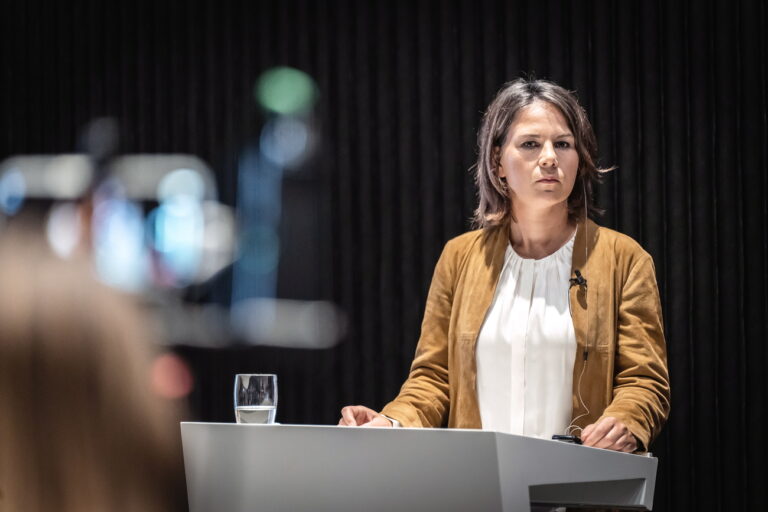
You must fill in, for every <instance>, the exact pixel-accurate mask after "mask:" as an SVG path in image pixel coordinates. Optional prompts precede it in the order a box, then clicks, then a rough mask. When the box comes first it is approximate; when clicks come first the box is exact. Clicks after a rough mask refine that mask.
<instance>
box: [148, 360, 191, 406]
mask: <svg viewBox="0 0 768 512" xmlns="http://www.w3.org/2000/svg"><path fill="white" fill-rule="evenodd" d="M150 382H151V385H152V390H153V391H154V392H155V393H156V394H157V395H159V396H161V397H163V398H169V399H172V400H173V399H178V398H184V397H185V396H187V395H188V394H189V393H191V392H192V388H193V387H194V379H193V377H192V371H191V370H190V369H189V366H188V365H187V363H186V362H185V361H184V360H183V359H182V358H181V357H179V356H177V355H176V354H170V353H168V354H162V355H160V356H158V357H157V358H156V359H155V361H154V362H153V363H152V368H151V370H150Z"/></svg>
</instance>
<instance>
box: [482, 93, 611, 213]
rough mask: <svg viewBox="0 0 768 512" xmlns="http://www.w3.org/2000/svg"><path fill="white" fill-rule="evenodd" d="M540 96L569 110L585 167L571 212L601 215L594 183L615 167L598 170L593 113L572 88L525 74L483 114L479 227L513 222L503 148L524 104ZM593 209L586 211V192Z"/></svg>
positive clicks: (570, 199) (580, 171) (581, 167)
mask: <svg viewBox="0 0 768 512" xmlns="http://www.w3.org/2000/svg"><path fill="white" fill-rule="evenodd" d="M534 101H545V102H547V103H549V104H551V105H553V106H554V107H556V108H557V109H558V110H559V111H560V113H562V114H563V117H565V119H566V121H567V122H568V126H569V128H570V129H571V132H572V133H573V136H574V139H575V141H576V151H578V154H579V168H578V172H577V175H576V182H575V183H574V186H573V190H572V191H571V194H570V195H569V196H568V216H569V218H570V219H572V220H576V221H578V220H581V219H583V218H584V215H586V214H593V215H594V214H600V213H602V210H600V209H599V208H597V207H596V206H595V204H594V187H595V185H597V184H598V183H599V182H600V178H601V173H603V172H605V171H607V170H610V169H598V168H597V166H596V161H597V141H596V140H595V133H594V131H593V130H592V125H591V124H590V123H589V119H587V114H586V112H585V111H584V109H583V108H582V107H581V105H579V102H578V101H577V99H576V97H575V96H574V95H573V93H571V92H570V91H568V90H566V89H564V88H562V87H560V86H559V85H557V84H554V83H552V82H548V81H546V80H529V79H523V78H519V79H517V80H514V81H512V82H507V83H506V84H504V86H503V87H502V88H501V89H500V90H499V92H498V93H497V94H496V97H495V98H494V99H493V101H492V102H491V104H490V105H489V106H488V110H487V111H486V112H485V115H484V116H483V121H482V124H481V125H480V131H479V132H478V135H477V145H478V155H477V163H476V164H475V183H476V184H477V188H478V196H479V204H478V207H477V210H475V216H474V224H475V225H476V226H477V227H487V226H495V225H498V224H503V223H505V222H507V221H508V220H509V219H510V217H511V215H512V210H511V204H510V200H509V197H508V196H507V193H506V191H505V190H504V187H503V186H502V183H501V180H500V179H499V176H498V175H497V173H496V168H497V167H498V161H497V157H496V154H497V153H498V148H501V147H503V146H504V143H505V140H506V138H507V132H508V131H509V127H510V125H511V124H512V122H513V120H514V118H515V115H516V114H517V113H518V112H519V111H520V109H522V108H524V107H526V106H528V105H530V104H531V103H533V102H534ZM585 193H586V195H587V197H586V203H587V208H588V210H589V211H588V212H585V211H584V203H585V201H584V194H585Z"/></svg>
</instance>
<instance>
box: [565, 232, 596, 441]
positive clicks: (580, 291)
mask: <svg viewBox="0 0 768 512" xmlns="http://www.w3.org/2000/svg"><path fill="white" fill-rule="evenodd" d="M597 233H598V226H597V224H595V223H594V222H592V221H591V220H587V221H586V222H580V223H579V226H578V228H577V231H576V240H574V243H573V256H572V261H571V278H572V279H575V278H576V277H577V276H576V271H577V270H578V271H579V272H580V274H581V276H582V277H583V278H584V279H585V280H586V282H585V283H584V284H572V285H571V287H570V290H569V299H570V305H571V318H572V321H573V330H574V332H575V333H576V346H577V349H576V358H575V360H574V364H573V416H572V418H576V417H578V416H580V415H584V414H585V413H586V412H587V410H586V409H585V408H584V406H583V405H582V401H587V399H586V397H587V395H588V394H589V391H590V389H591V388H592V386H591V385H590V382H591V381H592V380H593V379H592V375H590V374H591V373H593V372H591V371H588V370H590V369H595V368H596V367H597V359H598V355H597V353H596V352H597V350H596V346H595V344H596V340H595V338H596V333H597V328H598V326H597V325H596V324H597V322H596V321H592V322H590V321H589V318H590V315H591V318H593V319H596V317H595V314H594V312H595V311H596V309H595V308H597V306H598V305H597V299H598V296H597V295H598V294H597V291H598V289H599V284H600V283H598V280H599V277H600V276H599V272H598V270H599V269H596V268H595V267H594V265H591V264H590V263H592V262H591V261H590V260H592V259H594V258H592V255H593V254H594V249H595V245H596V243H597ZM572 283H573V282H572ZM587 354H588V355H587ZM589 360H591V361H593V362H592V364H591V365H589V366H588V368H587V369H584V366H585V364H586V363H587V361H589ZM582 371H584V375H583V376H582ZM580 377H581V386H580V387H581V389H579V380H580ZM593 409H594V407H593ZM581 419H582V421H579V422H578V425H579V426H581V427H583V426H585V425H586V424H587V422H588V421H589V420H590V417H588V416H584V417H583V418H581Z"/></svg>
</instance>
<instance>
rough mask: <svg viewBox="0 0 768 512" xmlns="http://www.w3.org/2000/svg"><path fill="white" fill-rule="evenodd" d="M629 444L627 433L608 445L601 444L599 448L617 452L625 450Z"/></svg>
mask: <svg viewBox="0 0 768 512" xmlns="http://www.w3.org/2000/svg"><path fill="white" fill-rule="evenodd" d="M607 439H608V436H606V437H605V438H604V440H607ZM628 445H629V437H627V435H626V434H624V435H621V436H619V438H618V439H617V440H616V441H614V442H613V443H611V444H609V445H607V446H599V447H598V448H605V449H606V450H613V451H616V452H623V451H625V450H626V448H627V446H628Z"/></svg>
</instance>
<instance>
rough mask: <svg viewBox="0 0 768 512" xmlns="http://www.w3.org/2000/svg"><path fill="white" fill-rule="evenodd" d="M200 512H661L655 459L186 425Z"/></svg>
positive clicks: (489, 443)
mask: <svg viewBox="0 0 768 512" xmlns="http://www.w3.org/2000/svg"><path fill="white" fill-rule="evenodd" d="M181 434H182V440H183V443H184V465H185V469H186V475H187V490H188V493H189V509H190V511H191V512H210V511H217V512H218V511H227V512H246V511H248V512H250V511H265V512H271V511H291V512H300V511H326V510H327V511H335V512H338V511H357V510H360V511H386V512H398V511H432V510H434V511H441V512H451V511H456V512H459V511H461V512H465V511H475V510H477V511H505V512H507V511H509V512H511V511H514V512H519V511H523V510H526V511H527V510H530V506H531V504H535V505H549V506H553V507H554V506H563V505H565V506H599V507H603V506H605V507H621V508H634V509H638V510H650V509H651V507H652V504H653V492H654V485H655V481H656V466H657V460H656V459H655V458H653V457H648V456H640V455H630V454H625V453H617V452H611V451H607V450H600V449H597V448H587V447H584V446H577V445H571V444H567V443H562V442H559V441H550V440H546V439H534V438H529V437H521V436H514V435H509V434H499V433H495V432H484V431H479V430H448V429H406V428H399V429H397V428H350V427H328V426H300V425H238V424H234V423H182V424H181Z"/></svg>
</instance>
